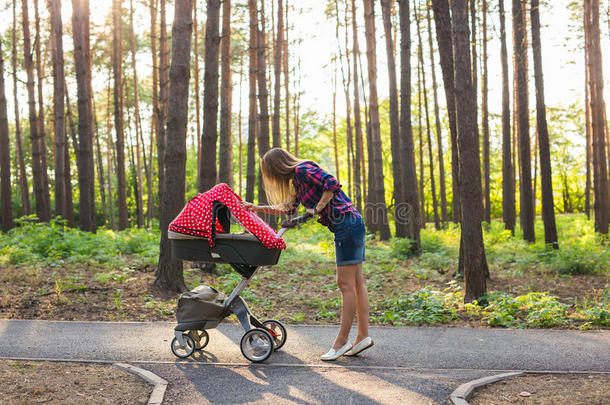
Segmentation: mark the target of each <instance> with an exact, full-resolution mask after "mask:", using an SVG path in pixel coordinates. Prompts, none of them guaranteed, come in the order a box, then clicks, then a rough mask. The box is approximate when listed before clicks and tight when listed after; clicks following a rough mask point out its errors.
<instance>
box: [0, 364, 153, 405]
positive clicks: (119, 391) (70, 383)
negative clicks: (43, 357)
mask: <svg viewBox="0 0 610 405" xmlns="http://www.w3.org/2000/svg"><path fill="white" fill-rule="evenodd" d="M0 377H1V378H0V379H1V380H2V383H1V384H0V398H2V403H3V404H9V405H13V404H14V405H17V404H24V405H25V404H27V405H29V404H40V403H44V404H84V403H87V404H121V405H125V404H146V403H147V402H148V397H149V396H150V393H151V392H152V390H153V386H152V385H150V384H148V383H147V382H145V381H144V380H143V379H141V378H140V377H138V376H135V375H133V374H131V373H128V372H126V371H124V370H121V369H119V368H117V367H114V366H112V365H110V364H80V363H60V362H24V361H13V360H1V361H0Z"/></svg>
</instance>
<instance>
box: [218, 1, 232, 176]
mask: <svg viewBox="0 0 610 405" xmlns="http://www.w3.org/2000/svg"><path fill="white" fill-rule="evenodd" d="M220 46H221V56H220V64H221V66H222V67H221V74H222V76H221V80H220V82H221V87H220V156H219V165H218V166H219V172H218V181H219V182H221V183H227V184H228V185H229V186H230V187H233V134H232V133H231V99H232V96H231V93H232V91H233V84H232V76H233V75H232V73H231V0H223V2H222V39H221V42H220Z"/></svg>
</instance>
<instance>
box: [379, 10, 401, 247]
mask: <svg viewBox="0 0 610 405" xmlns="http://www.w3.org/2000/svg"><path fill="white" fill-rule="evenodd" d="M393 7H394V2H393V1H392V0H381V14H382V16H383V31H384V35H385V49H386V55H387V60H388V63H387V65H388V78H389V85H390V143H391V151H392V179H393V184H394V190H393V193H392V195H393V198H394V218H399V217H400V210H401V208H402V202H403V196H404V190H403V187H404V185H403V178H402V176H401V175H400V173H401V169H400V165H401V163H402V162H401V161H400V128H399V124H400V122H399V121H400V119H399V117H398V85H397V80H396V58H395V56H394V40H393V38H392V14H391V13H392V8H393ZM395 226H396V231H395V232H396V236H397V237H404V236H405V235H406V229H405V227H404V223H403V222H402V221H399V220H396V221H395Z"/></svg>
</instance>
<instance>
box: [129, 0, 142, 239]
mask: <svg viewBox="0 0 610 405" xmlns="http://www.w3.org/2000/svg"><path fill="white" fill-rule="evenodd" d="M129 42H130V46H131V64H132V68H133V104H134V113H135V117H134V121H135V126H136V134H135V135H136V136H135V137H136V175H137V182H138V186H137V192H136V214H137V215H136V218H137V223H138V228H140V227H142V226H144V203H143V194H144V190H143V188H142V151H141V148H140V140H139V138H138V135H139V134H140V132H141V131H142V128H141V121H140V103H139V97H138V69H137V68H136V35H135V33H134V31H133V0H129ZM142 146H144V145H143V144H142Z"/></svg>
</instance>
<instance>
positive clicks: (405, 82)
mask: <svg viewBox="0 0 610 405" xmlns="http://www.w3.org/2000/svg"><path fill="white" fill-rule="evenodd" d="M398 6H399V9H398V13H399V20H400V110H401V114H400V160H401V165H400V170H401V172H400V176H401V177H402V178H403V179H404V180H403V181H404V183H403V189H402V192H403V197H402V198H403V201H404V204H405V205H403V206H402V209H401V211H400V216H399V217H397V218H396V221H402V222H403V224H404V225H403V226H404V227H405V231H406V234H405V236H406V237H407V238H409V239H411V241H412V245H411V251H412V252H413V253H418V252H419V251H420V250H421V242H420V236H419V226H420V217H419V199H418V196H417V173H416V171H415V154H414V146H413V128H412V125H411V21H410V16H409V0H398ZM397 236H398V235H397Z"/></svg>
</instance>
